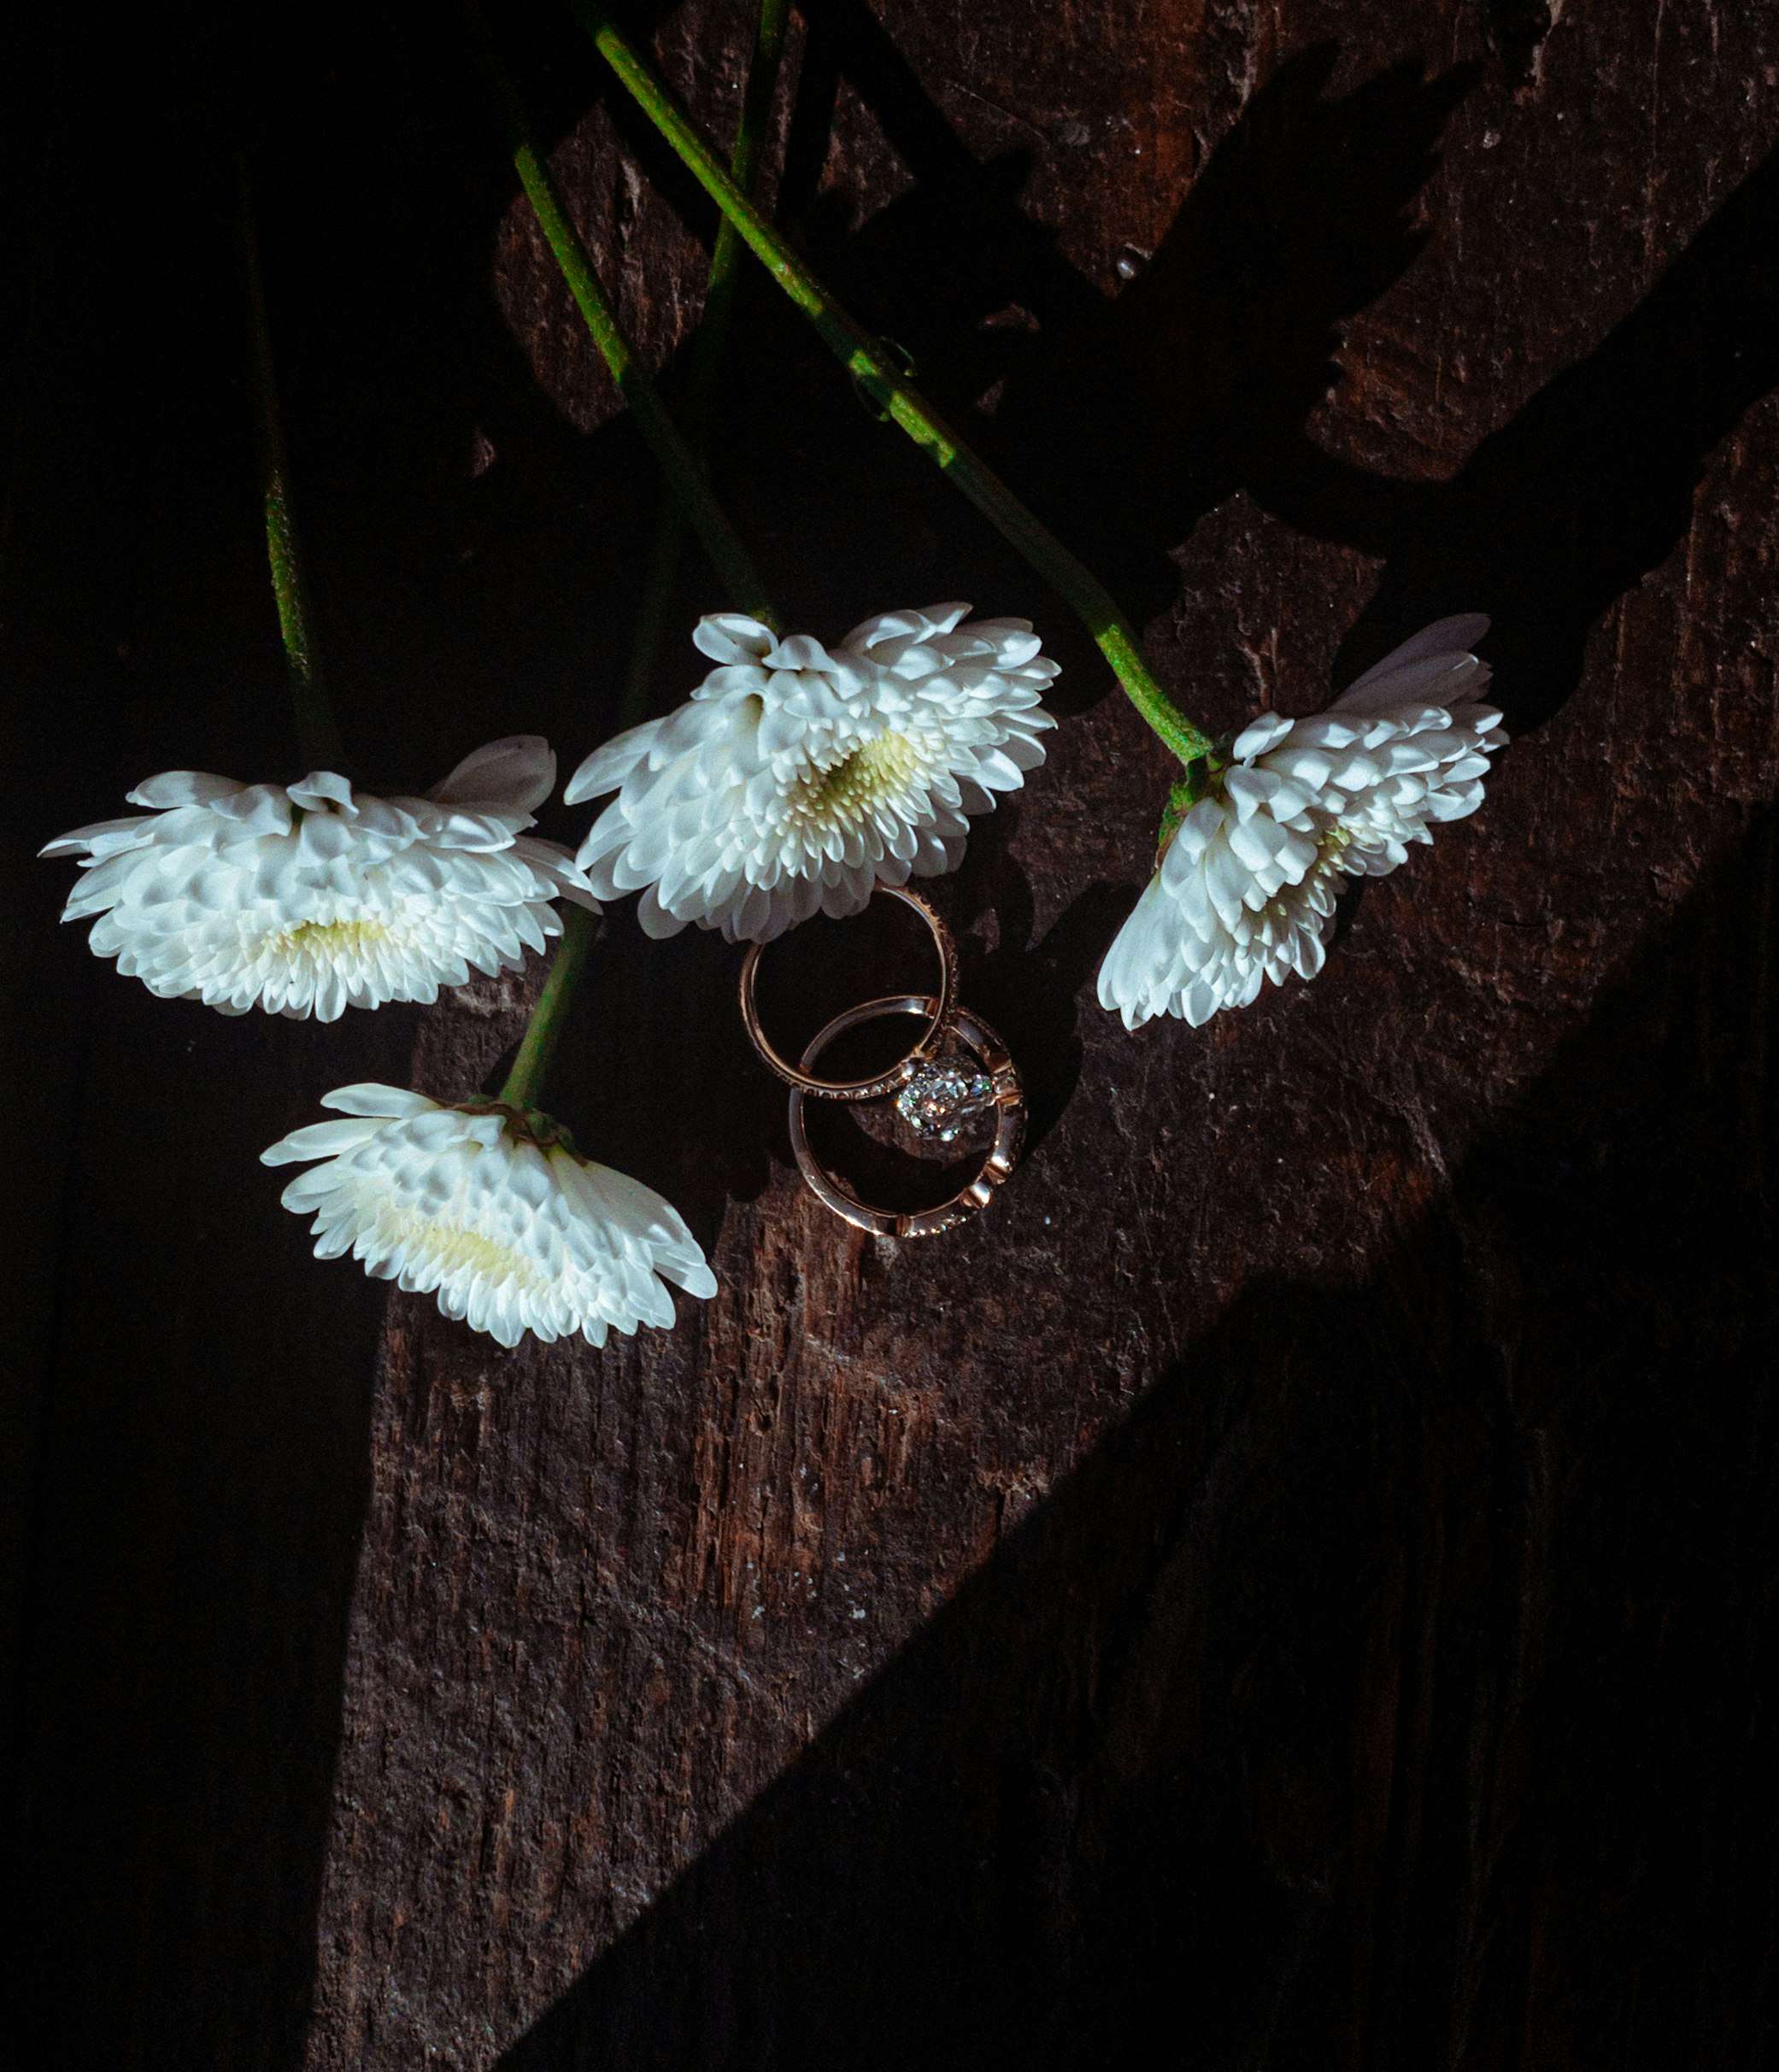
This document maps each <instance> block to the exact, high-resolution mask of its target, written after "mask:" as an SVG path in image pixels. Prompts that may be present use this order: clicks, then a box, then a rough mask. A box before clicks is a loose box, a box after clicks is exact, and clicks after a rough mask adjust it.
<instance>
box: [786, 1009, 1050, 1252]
mask: <svg viewBox="0 0 1779 2072" xmlns="http://www.w3.org/2000/svg"><path fill="white" fill-rule="evenodd" d="M940 1005H941V1003H940V1002H939V1001H937V1000H936V999H935V998H934V997H933V995H931V994H928V993H898V994H895V995H892V996H890V997H889V998H887V999H884V1000H868V1001H866V1003H865V1004H864V1006H863V1007H849V1008H848V1010H847V1012H846V1013H844V1014H837V1015H836V1016H835V1018H834V1019H833V1020H832V1021H831V1022H830V1023H829V1024H828V1025H827V1027H826V1028H825V1029H824V1030H822V1031H821V1033H820V1035H819V1036H817V1037H816V1038H815V1040H814V1041H813V1042H812V1043H811V1044H810V1046H809V1048H807V1050H806V1051H805V1052H804V1053H803V1059H802V1063H803V1069H804V1071H806V1072H807V1070H808V1068H809V1067H810V1066H811V1065H814V1064H816V1063H817V1062H818V1061H819V1059H820V1057H821V1054H822V1053H823V1051H825V1049H826V1048H828V1046H829V1044H830V1043H831V1042H833V1041H834V1040H835V1038H836V1037H837V1036H844V1035H845V1034H846V1032H847V1030H849V1029H856V1028H858V1027H859V1026H860V1024H861V1023H865V1022H875V1021H879V1020H882V1019H884V1018H885V1017H887V1016H889V1015H892V1014H924V1015H925V1016H926V1017H927V1018H928V1020H929V1022H930V1024H931V1026H932V1027H934V1028H937V1027H939V1026H940V1021H939V1013H938V1010H939V1007H940ZM944 1026H946V1027H947V1028H948V1030H949V1031H950V1033H951V1034H952V1035H954V1036H956V1037H957V1038H958V1039H959V1041H960V1042H962V1043H964V1044H965V1045H966V1046H967V1047H968V1048H969V1049H970V1050H972V1052H974V1054H975V1055H976V1058H977V1060H978V1063H979V1064H980V1065H981V1067H982V1070H981V1071H980V1072H979V1073H975V1074H971V1075H968V1076H967V1077H966V1075H965V1074H964V1073H963V1072H961V1071H958V1070H957V1068H956V1067H955V1066H947V1065H943V1064H936V1063H935V1062H934V1061H933V1060H931V1059H922V1060H920V1062H921V1063H922V1064H924V1065H925V1067H926V1071H925V1073H922V1074H921V1075H920V1076H919V1077H916V1075H915V1071H913V1070H911V1071H910V1072H909V1074H908V1075H907V1079H906V1081H905V1084H904V1090H903V1092H902V1095H901V1099H900V1100H899V1101H898V1102H897V1104H896V1105H897V1106H898V1107H901V1109H902V1112H903V1113H904V1114H905V1115H906V1114H908V1113H909V1109H910V1105H911V1104H910V1095H915V1096H916V1099H915V1101H914V1102H913V1106H917V1107H920V1108H922V1109H924V1110H925V1111H926V1112H927V1114H928V1118H929V1121H930V1122H935V1123H936V1124H939V1125H941V1126H939V1127H935V1128H931V1129H930V1130H928V1131H927V1132H926V1133H927V1134H931V1135H936V1136H939V1137H940V1138H941V1140H942V1141H943V1140H944V1138H945V1137H946V1136H948V1135H949V1134H952V1132H948V1131H947V1130H945V1129H944V1128H943V1127H942V1124H943V1123H944V1122H945V1121H946V1120H948V1119H952V1118H956V1119H959V1120H961V1119H962V1118H964V1117H966V1116H967V1115H969V1114H972V1113H982V1112H985V1111H986V1110H987V1109H989V1107H992V1108H993V1109H994V1111H995V1142H993V1144H992V1145H990V1146H989V1153H988V1156H987V1157H986V1158H985V1159H983V1162H982V1165H981V1168H980V1170H979V1171H978V1173H977V1175H976V1177H975V1178H974V1179H973V1180H972V1181H971V1182H970V1183H969V1185H968V1186H967V1187H964V1188H960V1189H959V1191H958V1192H957V1193H956V1194H954V1195H953V1196H952V1197H951V1199H950V1200H948V1201H942V1202H941V1203H940V1204H939V1206H937V1207H936V1208H931V1209H919V1210H916V1211H915V1212H913V1214H910V1215H898V1214H897V1213H896V1212H895V1211H894V1210H891V1209H874V1208H872V1207H871V1206H870V1205H869V1204H868V1203H866V1202H863V1201H860V1200H859V1198H858V1196H857V1195H856V1194H854V1193H853V1191H852V1190H851V1189H850V1188H848V1187H847V1186H846V1185H845V1184H844V1183H843V1182H841V1181H840V1180H837V1178H836V1177H834V1175H833V1174H832V1173H831V1172H830V1171H828V1169H827V1168H826V1166H825V1165H822V1164H821V1163H820V1162H819V1160H818V1159H817V1158H816V1156H815V1153H813V1151H812V1150H811V1149H810V1148H809V1133H808V1131H807V1129H806V1128H805V1127H804V1123H803V1095H804V1089H803V1087H801V1086H800V1085H793V1087H792V1089H791V1095H790V1147H791V1149H792V1150H793V1151H794V1152H795V1153H796V1161H797V1171H799V1172H801V1174H802V1176H803V1177H804V1179H805V1180H807V1182H808V1183H809V1189H810V1192H811V1193H812V1194H814V1195H815V1196H816V1198H817V1200H819V1201H821V1202H823V1203H825V1205H826V1206H828V1207H829V1208H831V1209H832V1210H833V1212H834V1213H835V1214H836V1215H837V1216H843V1217H844V1218H845V1219H846V1220H847V1222H848V1223H849V1224H853V1225H854V1228H855V1229H858V1230H869V1231H871V1232H872V1234H873V1235H874V1236H878V1237H933V1236H937V1234H938V1233H939V1232H940V1231H941V1230H951V1229H953V1228H954V1227H955V1225H957V1224H960V1223H962V1222H964V1221H965V1219H966V1218H968V1217H971V1216H973V1215H975V1214H976V1212H977V1211H978V1209H982V1208H985V1207H986V1206H988V1204H989V1202H990V1201H991V1200H993V1199H994V1195H995V1189H996V1188H997V1187H999V1186H1000V1185H1001V1182H1002V1181H1003V1180H1005V1179H1006V1178H1007V1175H1008V1174H1009V1173H1010V1172H1012V1171H1013V1167H1014V1165H1016V1164H1017V1163H1018V1161H1019V1146H1020V1144H1021V1143H1022V1142H1024V1140H1025V1089H1024V1088H1023V1087H1022V1086H1021V1085H1020V1083H1019V1071H1018V1068H1017V1067H1016V1066H1015V1065H1014V1064H1013V1059H1012V1058H1011V1057H1010V1056H1009V1055H1008V1054H1007V1046H1006V1045H1005V1044H1004V1043H1003V1042H1001V1038H1000V1037H999V1036H996V1035H995V1031H994V1030H992V1029H990V1028H989V1025H988V1024H987V1023H986V1022H985V1021H983V1019H982V1018H981V1017H980V1016H979V1015H975V1014H972V1013H971V1012H970V1011H969V1009H968V1008H967V1007H959V1008H956V1009H955V1010H954V1012H953V1014H952V1016H951V1018H950V1020H949V1021H948V1023H946V1024H944ZM946 1075H949V1077H950V1078H951V1079H952V1080H953V1081H954V1082H956V1083H959V1087H954V1088H952V1089H945V1088H941V1089H939V1090H938V1091H937V1092H936V1093H935V1092H933V1091H931V1090H930V1089H927V1088H926V1082H927V1081H928V1080H929V1079H930V1078H931V1079H933V1080H937V1079H940V1078H942V1077H944V1076H946ZM972 1082H982V1083H983V1084H980V1085H978V1084H972ZM814 1084H815V1085H818V1086H819V1085H823V1084H824V1082H822V1081H819V1080H818V1081H815V1082H814ZM959 1089H961V1090H959ZM911 1119H912V1118H911ZM919 1126H920V1125H919V1124H918V1123H917V1124H916V1127H917V1128H919Z"/></svg>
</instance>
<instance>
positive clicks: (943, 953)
mask: <svg viewBox="0 0 1779 2072" xmlns="http://www.w3.org/2000/svg"><path fill="white" fill-rule="evenodd" d="M872 892H873V894H876V893H878V892H887V893H888V894H889V896H890V898H891V899H895V900H900V901H901V903H902V905H903V906H904V907H913V909H914V911H915V913H918V914H919V916H920V918H921V919H922V920H923V921H925V923H926V924H927V927H928V929H929V930H931V934H932V938H933V941H934V942H935V943H936V944H937V946H938V951H939V990H938V992H937V993H936V994H935V995H925V994H908V995H904V997H905V998H907V999H910V1000H914V999H924V1000H927V1001H929V1002H930V1010H931V1011H930V1012H929V1013H928V1016H927V1025H926V1027H925V1030H922V1032H921V1035H920V1038H919V1042H917V1043H916V1044H915V1046H914V1048H913V1049H912V1050H911V1051H910V1052H909V1053H908V1054H907V1057H905V1058H903V1059H901V1060H900V1061H899V1062H898V1063H897V1064H895V1065H891V1066H890V1067H889V1071H884V1072H878V1073H877V1074H876V1075H875V1077H872V1078H870V1079H817V1078H813V1077H811V1075H810V1073H809V1071H808V1069H807V1068H808V1066H809V1065H811V1064H812V1063H813V1061H814V1059H816V1058H817V1057H818V1056H819V1054H820V1053H821V1051H822V1050H823V1049H824V1048H825V1046H826V1045H827V1044H828V1043H829V1042H831V1041H832V1039H833V1038H834V1037H835V1036H838V1035H839V1033H840V1030H841V1028H842V1025H843V1024H844V1026H846V1027H847V1028H849V1029H850V1028H855V1027H856V1026H857V1022H856V1020H854V1021H851V1022H848V1021H847V1020H846V1018H845V1017H844V1016H843V1017H842V1018H841V1019H840V1021H837V1022H830V1023H829V1024H828V1025H827V1027H826V1028H825V1030H823V1031H822V1032H821V1034H820V1035H819V1036H818V1037H817V1038H816V1039H815V1041H814V1042H813V1043H812V1044H811V1045H810V1046H809V1048H808V1049H807V1050H806V1051H805V1052H804V1053H803V1065H802V1069H801V1070H800V1069H799V1068H798V1067H797V1066H796V1065H788V1064H787V1063H786V1062H785V1061H784V1059H783V1058H781V1057H780V1056H779V1055H778V1052H777V1051H776V1050H774V1049H773V1048H772V1045H771V1044H770V1043H769V1042H767V1041H766V1031H765V1030H764V1029H763V1028H762V1027H761V1026H760V1007H759V1003H758V1002H757V1001H756V1000H755V998H754V988H755V986H756V984H757V983H758V980H759V972H760V956H761V954H762V952H763V951H764V949H765V948H766V945H765V944H764V943H762V942H750V943H749V945H748V954H747V955H746V956H745V957H744V958H743V960H742V968H741V1015H742V1024H743V1027H744V1028H745V1029H746V1030H747V1032H748V1041H749V1042H750V1043H752V1045H753V1046H754V1049H755V1050H757V1051H758V1052H759V1053H760V1057H761V1058H762V1059H764V1061H765V1062H766V1065H768V1066H769V1067H770V1068H771V1069H772V1071H775V1072H776V1073H777V1074H778V1077H779V1078H781V1079H782V1080H783V1081H784V1083H785V1084H786V1085H787V1086H789V1087H794V1088H795V1089H796V1090H797V1092H798V1093H800V1094H813V1095H814V1096H815V1097H816V1098H817V1099H818V1100H819V1101H877V1100H879V1099H881V1097H882V1096H883V1095H885V1094H893V1093H894V1092H895V1089H897V1088H898V1087H899V1086H901V1085H903V1084H904V1083H906V1081H907V1078H908V1077H909V1075H910V1074H911V1073H912V1072H913V1070H914V1068H915V1066H916V1065H919V1063H920V1062H921V1061H922V1059H925V1058H930V1057H931V1056H932V1055H933V1054H934V1053H935V1052H936V1050H938V1049H939V1048H940V1047H941V1045H942V1043H943V1042H944V1041H945V1032H946V1030H948V1028H949V1027H951V1025H952V1024H953V1023H954V1020H955V1018H956V1013H957V997H958V952H957V945H956V943H954V942H953V941H952V939H951V930H949V929H948V928H947V927H946V925H945V924H944V922H943V921H942V920H941V919H939V917H938V915H937V914H936V913H934V911H933V910H932V908H931V907H930V906H928V905H927V903H926V901H925V900H924V899H922V898H921V896H920V895H919V893H918V892H910V891H909V890H908V889H907V886H906V885H886V884H884V883H883V882H882V881H881V880H879V882H878V883H877V884H876V885H875V886H873V887H872ZM882 1005H883V1003H882V1002H881V1001H873V1002H872V1006H873V1007H881V1006H882ZM855 1013H856V1011H855ZM866 1018H867V1019H874V1018H875V1017H874V1016H867V1017H866Z"/></svg>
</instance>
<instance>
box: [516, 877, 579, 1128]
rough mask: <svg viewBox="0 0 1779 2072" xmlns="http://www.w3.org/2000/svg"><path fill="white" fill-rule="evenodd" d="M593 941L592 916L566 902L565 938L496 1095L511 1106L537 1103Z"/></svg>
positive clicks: (563, 929) (563, 926)
mask: <svg viewBox="0 0 1779 2072" xmlns="http://www.w3.org/2000/svg"><path fill="white" fill-rule="evenodd" d="M592 942H593V916H592V915H591V914H590V913H588V911H587V909H586V908H585V907H573V906H570V905H568V904H567V902H565V903H564V905H563V908H562V940H561V942H560V943H559V944H558V946H557V948H556V954H555V962H554V963H553V964H552V965H551V966H550V967H549V977H548V978H546V979H545V980H544V982H543V991H542V992H541V993H540V994H539V995H537V1006H536V1007H533V1008H532V1010H531V1020H530V1021H528V1022H527V1023H526V1024H525V1035H524V1036H523V1038H522V1039H521V1041H520V1046H519V1054H518V1056H517V1057H516V1058H514V1060H513V1069H512V1071H509V1072H508V1074H507V1077H506V1080H505V1083H503V1084H502V1088H501V1090H500V1092H499V1093H498V1094H497V1095H496V1096H495V1098H496V1100H497V1101H504V1102H506V1104H507V1105H508V1106H509V1107H514V1108H530V1107H535V1106H537V1102H536V1101H535V1100H534V1099H533V1096H534V1095H535V1094H536V1093H537V1089H538V1088H539V1087H540V1086H541V1085H542V1084H543V1075H544V1073H545V1072H546V1071H549V1061H550V1059H552V1058H553V1057H555V1054H556V1046H557V1044H558V1043H560V1042H561V1040H562V1031H563V1030H564V1029H565V1028H566V1027H567V1023H568V1009H569V1006H570V1004H571V1002H572V1000H573V998H574V986H575V981H576V980H577V979H578V977H580V975H581V966H583V965H584V963H585V962H586V961H587V952H588V950H589V949H590V948H591V947H592Z"/></svg>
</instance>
